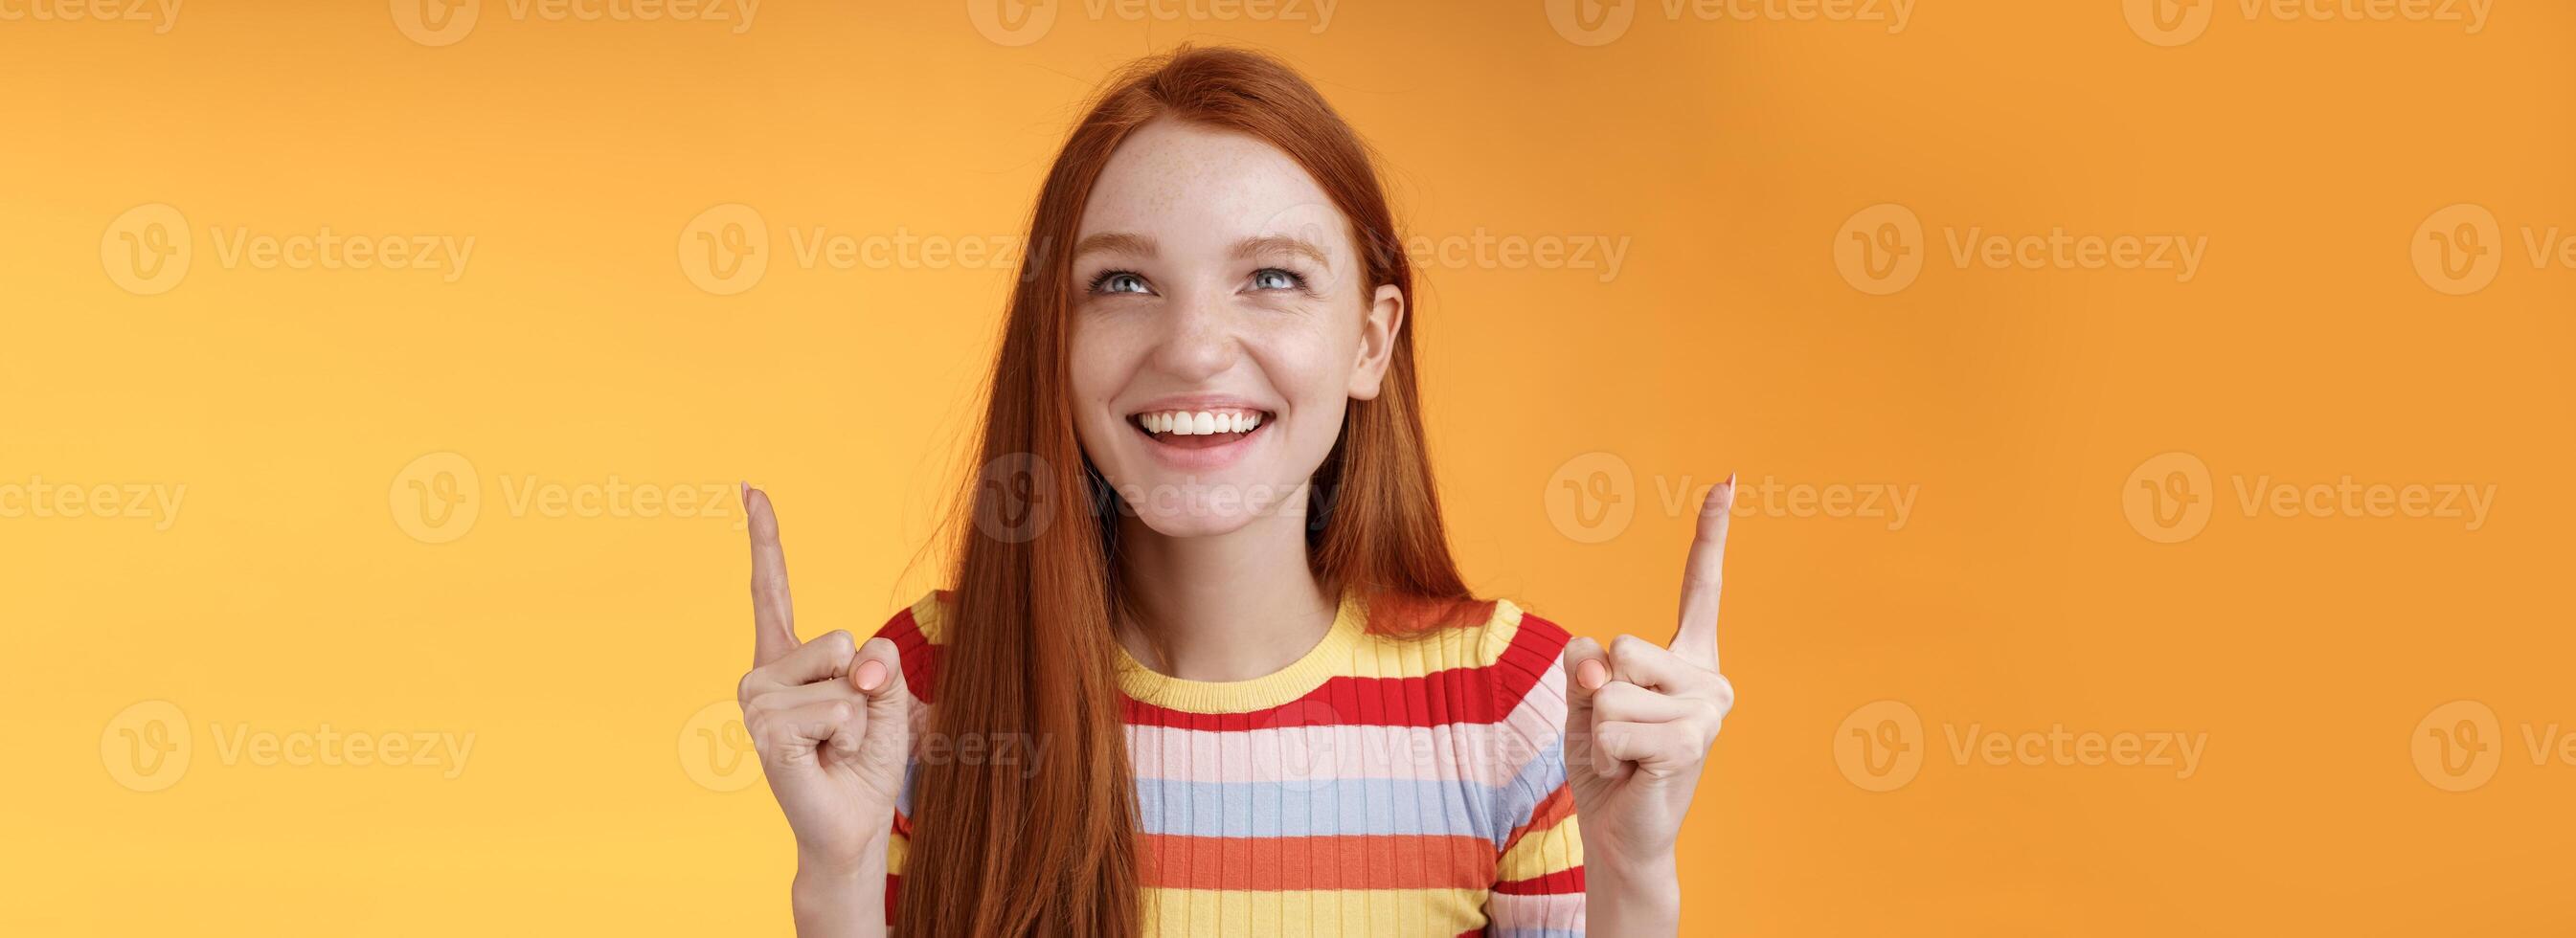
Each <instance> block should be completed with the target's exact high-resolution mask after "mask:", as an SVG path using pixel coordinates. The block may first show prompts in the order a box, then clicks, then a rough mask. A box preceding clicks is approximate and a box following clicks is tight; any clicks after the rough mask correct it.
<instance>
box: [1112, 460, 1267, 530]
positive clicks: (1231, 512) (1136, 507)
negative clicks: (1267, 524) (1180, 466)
mask: <svg viewBox="0 0 2576 938" xmlns="http://www.w3.org/2000/svg"><path fill="white" fill-rule="evenodd" d="M1232 475H1233V474H1231V473H1228V474H1219V475H1189V474H1171V473H1160V472H1156V473H1143V474H1139V475H1135V476H1122V475H1112V476H1111V477H1110V484H1111V485H1112V486H1113V487H1115V488H1116V489H1117V490H1118V498H1119V500H1120V502H1121V503H1123V504H1124V505H1125V506H1126V508H1127V510H1128V511H1129V512H1132V513H1134V514H1135V516H1136V519H1137V520H1138V521H1142V522H1144V523H1145V526H1146V527H1147V528H1150V529H1152V530H1153V531H1154V533H1156V534H1160V535H1163V536H1165V537H1213V536H1217V535H1222V534H1232V533H1234V532H1236V531H1240V530H1243V529H1244V528H1245V527H1247V526H1250V525H1251V524H1252V523H1253V522H1254V521H1256V520H1259V519H1261V518H1263V517H1265V516H1267V515H1269V514H1272V513H1274V512H1276V511H1277V510H1278V506H1279V503H1280V502H1281V501H1283V500H1284V499H1285V497H1286V496H1287V495H1288V494H1290V488H1289V486H1288V485H1287V484H1284V483H1276V482H1269V481H1254V482H1247V481H1243V480H1241V479H1239V478H1234V477H1232Z"/></svg>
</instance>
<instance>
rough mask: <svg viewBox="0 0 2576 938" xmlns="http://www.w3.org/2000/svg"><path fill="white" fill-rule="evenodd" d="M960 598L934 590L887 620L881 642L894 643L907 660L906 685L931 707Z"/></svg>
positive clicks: (880, 635) (904, 675) (903, 658)
mask: <svg viewBox="0 0 2576 938" xmlns="http://www.w3.org/2000/svg"><path fill="white" fill-rule="evenodd" d="M956 601H957V594H956V593H955V592H954V591H951V590H944V589H942V590H932V591H930V592H929V593H928V594H926V595H924V596H922V597H921V599H920V600H918V601H916V602H914V603H913V604H912V605H909V606H905V607H904V608H902V609H898V610H895V613H894V615H892V616H889V617H887V618H886V622H885V625H883V626H881V627H879V628H878V629H877V632H876V637H877V638H882V639H885V640H887V641H890V642H893V643H894V648H895V652H896V654H897V655H899V656H900V657H901V658H902V660H903V680H904V684H905V685H906V686H908V687H910V688H911V689H912V695H913V696H914V697H917V698H920V700H921V702H923V703H929V702H930V701H931V699H932V695H933V691H934V690H935V689H936V688H937V686H938V683H939V658H940V653H941V651H942V649H941V646H942V645H943V644H944V643H945V642H946V635H947V627H948V615H949V613H950V612H951V611H952V610H954V609H955V608H956Z"/></svg>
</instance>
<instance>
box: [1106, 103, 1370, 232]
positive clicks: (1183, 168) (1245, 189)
mask: <svg viewBox="0 0 2576 938" xmlns="http://www.w3.org/2000/svg"><path fill="white" fill-rule="evenodd" d="M1347 230H1348V228H1347V225H1346V223H1345V222H1344V221H1343V219H1342V215H1341V212H1340V211H1339V210H1337V209H1335V208H1334V207H1333V203H1332V199H1331V197H1330V196H1329V195H1327V194H1326V193H1325V192H1324V190H1323V187H1321V186H1319V185H1317V184H1316V183H1315V180H1314V177H1312V176H1310V175H1308V174H1307V173H1306V170H1305V168H1304V167H1301V166H1299V165H1297V162H1296V161H1295V160H1293V159H1290V158H1289V156H1288V154H1286V153H1284V152H1281V151H1280V150H1279V148H1277V147H1274V146H1271V145H1270V144H1269V143H1267V142H1264V141H1262V140H1259V139H1256V138H1253V137H1250V136H1246V135H1243V134H1239V133H1232V132H1228V131H1224V130H1219V129H1215V128H1210V127H1206V126H1202V125H1196V124H1188V123H1183V122H1180V121H1155V122H1153V123H1150V124H1147V125H1146V126H1144V127H1141V128H1138V129H1137V130H1136V132H1135V133H1133V134H1130V135H1129V136H1128V138H1127V139H1126V140H1125V141H1124V142H1122V143H1120V144H1119V146H1118V149H1117V150H1116V151H1115V152H1113V153H1112V154H1111V155H1110V158H1109V164H1108V165H1107V166H1106V167H1104V168H1103V170H1102V172H1101V175H1100V178H1099V180H1097V181H1096V182H1094V183H1093V185H1092V190H1091V200H1090V202H1089V203H1088V204H1086V205H1085V206H1084V207H1083V213H1082V223H1081V226H1080V230H1079V231H1078V232H1077V233H1076V235H1075V237H1076V238H1077V239H1083V238H1090V237H1092V236H1094V235H1098V234H1102V233H1125V234H1133V235H1140V236H1143V237H1145V238H1149V239H1152V240H1153V241H1154V242H1156V243H1157V244H1158V245H1160V246H1161V247H1162V248H1163V250H1165V251H1171V250H1172V249H1174V248H1175V247H1177V246H1180V245H1202V246H1205V247H1206V248H1208V249H1210V250H1213V251H1224V250H1230V249H1231V247H1232V246H1233V245H1234V244H1236V243H1237V242H1239V241H1241V240H1243V239H1247V238H1257V237H1265V236H1285V237H1289V238H1296V239H1300V240H1307V241H1312V242H1314V243H1316V244H1317V245H1319V246H1322V247H1325V248H1326V249H1328V250H1333V251H1335V252H1337V253H1339V252H1343V251H1347V250H1348V248H1349V245H1348V243H1347V242H1348V238H1347V236H1346V235H1344V234H1342V233H1343V232H1346V231H1347Z"/></svg>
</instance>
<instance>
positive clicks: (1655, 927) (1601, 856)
mask: <svg viewBox="0 0 2576 938" xmlns="http://www.w3.org/2000/svg"><path fill="white" fill-rule="evenodd" d="M1583 881H1584V902H1585V905H1586V907H1587V908H1588V909H1589V910H1590V913H1591V918H1592V920H1593V921H1594V922H1595V923H1602V922H1616V923H1619V927H1617V928H1608V929H1602V930H1603V931H1606V932H1609V933H1613V934H1638V935H1644V934H1672V933H1673V929H1677V928H1679V927H1680V924H1681V910H1682V883H1681V867H1680V864H1678V863H1677V862H1675V860H1674V858H1673V854H1672V851H1669V850H1666V851H1663V852H1661V853H1658V854H1653V855H1649V856H1620V855H1617V854H1615V853H1607V852H1603V853H1596V852H1593V851H1591V850H1586V851H1585V853H1584V857H1583Z"/></svg>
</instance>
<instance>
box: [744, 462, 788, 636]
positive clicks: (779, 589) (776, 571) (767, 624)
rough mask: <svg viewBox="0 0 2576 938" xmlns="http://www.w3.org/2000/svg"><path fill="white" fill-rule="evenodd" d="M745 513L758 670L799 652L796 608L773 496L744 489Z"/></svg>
mask: <svg viewBox="0 0 2576 938" xmlns="http://www.w3.org/2000/svg"><path fill="white" fill-rule="evenodd" d="M742 510H743V516H744V519H745V520H746V521H747V522H748V524H747V527H749V528H750V529H751V627H752V644H751V663H752V664H753V665H754V666H758V665H763V664H768V663H769V662H772V661H776V660H778V659H779V658H780V657H781V656H784V655H785V654H787V653H788V652H791V651H794V650H796V607H795V604H794V603H792V602H790V601H789V600H788V597H787V553H786V551H784V550H781V549H780V548H779V546H778V512H777V511H775V510H773V509H772V508H771V507H770V505H769V493H767V492H763V491H761V490H759V489H756V488H752V487H751V486H749V485H745V486H743V494H742Z"/></svg>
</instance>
